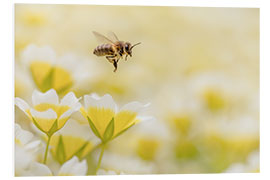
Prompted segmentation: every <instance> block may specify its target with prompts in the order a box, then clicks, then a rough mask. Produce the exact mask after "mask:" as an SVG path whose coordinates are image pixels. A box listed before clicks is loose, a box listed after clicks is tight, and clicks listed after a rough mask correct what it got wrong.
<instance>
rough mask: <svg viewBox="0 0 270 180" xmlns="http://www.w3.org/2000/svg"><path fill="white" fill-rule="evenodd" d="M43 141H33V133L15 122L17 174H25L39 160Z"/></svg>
mask: <svg viewBox="0 0 270 180" xmlns="http://www.w3.org/2000/svg"><path fill="white" fill-rule="evenodd" d="M40 148H41V141H39V140H35V141H33V134H32V133H31V132H28V131H26V130H23V129H22V128H21V126H20V125H19V124H15V175H16V176H23V175H24V174H25V173H27V171H28V170H29V169H31V167H32V166H33V163H34V162H35V161H37V159H38V158H37V153H38V151H39V149H40Z"/></svg>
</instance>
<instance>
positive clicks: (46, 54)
mask: <svg viewBox="0 0 270 180" xmlns="http://www.w3.org/2000/svg"><path fill="white" fill-rule="evenodd" d="M55 58H56V55H55V52H54V50H53V49H52V48H51V47H49V46H43V47H38V46H36V45H34V44H31V45H29V46H27V47H26V48H25V50H24V51H23V52H22V61H23V62H24V63H26V64H30V63H31V62H32V61H45V62H49V63H54V62H55Z"/></svg>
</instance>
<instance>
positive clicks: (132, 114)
mask: <svg viewBox="0 0 270 180" xmlns="http://www.w3.org/2000/svg"><path fill="white" fill-rule="evenodd" d="M84 104H85V105H84V107H82V108H81V113H82V115H83V116H84V117H85V118H86V119H88V122H89V124H90V127H91V129H92V130H93V132H94V133H95V135H96V136H97V137H99V138H100V139H101V140H102V141H103V142H107V141H109V140H111V139H113V138H115V137H117V136H119V135H120V134H122V133H123V132H125V131H126V130H127V129H129V128H130V127H132V126H133V125H134V124H136V123H138V122H140V121H142V120H146V119H149V117H145V116H139V115H140V113H141V112H142V111H143V110H145V108H146V107H147V106H148V105H149V104H146V105H142V104H141V103H139V102H131V103H128V104H126V105H124V106H123V107H122V108H121V109H120V110H119V112H118V108H117V105H116V104H115V102H114V100H113V99H112V97H111V96H110V95H109V94H106V95H104V96H103V97H99V96H97V95H96V94H92V95H85V96H84Z"/></svg>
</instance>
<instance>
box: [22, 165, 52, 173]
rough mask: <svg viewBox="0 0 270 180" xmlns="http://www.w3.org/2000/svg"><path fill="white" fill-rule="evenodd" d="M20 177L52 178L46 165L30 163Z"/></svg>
mask: <svg viewBox="0 0 270 180" xmlns="http://www.w3.org/2000/svg"><path fill="white" fill-rule="evenodd" d="M21 176H52V172H51V170H50V169H49V168H48V167H47V166H46V165H44V164H41V163H38V162H32V163H31V164H30V166H29V168H28V169H27V170H26V171H25V172H24V173H23V174H22V175H21Z"/></svg>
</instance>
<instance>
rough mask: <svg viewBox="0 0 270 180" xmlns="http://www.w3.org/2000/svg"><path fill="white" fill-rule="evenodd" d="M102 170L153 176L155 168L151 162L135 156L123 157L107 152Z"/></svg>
mask: <svg viewBox="0 0 270 180" xmlns="http://www.w3.org/2000/svg"><path fill="white" fill-rule="evenodd" d="M101 167H102V169H109V170H112V171H115V172H125V173H126V174H153V173H155V172H156V166H155V164H154V163H152V162H148V161H143V160H141V159H140V158H138V157H136V156H125V155H120V154H114V153H110V152H107V153H106V154H104V159H103V162H102V166H101Z"/></svg>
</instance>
